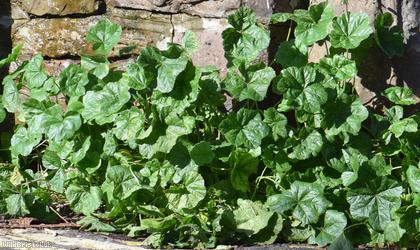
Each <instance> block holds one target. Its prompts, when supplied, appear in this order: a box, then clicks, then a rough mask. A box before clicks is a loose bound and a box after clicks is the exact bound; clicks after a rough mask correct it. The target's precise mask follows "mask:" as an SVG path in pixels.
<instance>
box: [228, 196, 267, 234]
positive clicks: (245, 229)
mask: <svg viewBox="0 0 420 250" xmlns="http://www.w3.org/2000/svg"><path fill="white" fill-rule="evenodd" d="M233 214H234V218H235V222H236V231H238V232H240V233H244V234H245V235H247V236H248V237H249V236H252V235H255V234H257V233H259V232H260V231H261V230H263V229H264V228H266V227H267V226H268V225H269V221H270V219H271V217H272V216H273V215H274V212H272V211H269V210H268V209H267V208H265V207H264V206H263V205H262V204H261V203H259V202H253V201H250V200H243V199H238V208H237V209H236V210H234V211H233Z"/></svg>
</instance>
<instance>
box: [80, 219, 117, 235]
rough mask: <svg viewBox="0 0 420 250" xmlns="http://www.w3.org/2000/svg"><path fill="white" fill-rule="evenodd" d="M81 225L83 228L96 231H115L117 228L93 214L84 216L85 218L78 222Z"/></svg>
mask: <svg viewBox="0 0 420 250" xmlns="http://www.w3.org/2000/svg"><path fill="white" fill-rule="evenodd" d="M77 224H79V225H80V226H81V227H80V228H81V229H85V230H87V231H96V232H109V233H110V232H115V231H116V229H115V228H114V227H113V226H111V225H109V224H107V223H104V222H102V221H100V220H99V219H98V218H96V217H93V216H91V215H89V216H86V217H84V218H83V219H81V220H79V221H78V222H77Z"/></svg>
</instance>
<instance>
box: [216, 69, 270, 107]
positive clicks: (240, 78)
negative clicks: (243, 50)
mask: <svg viewBox="0 0 420 250" xmlns="http://www.w3.org/2000/svg"><path fill="white" fill-rule="evenodd" d="M275 76H276V73H275V72H274V70H273V69H272V68H271V67H266V66H265V65H263V64H257V65H252V66H250V67H248V68H247V69H245V70H243V71H242V75H240V74H238V72H237V70H236V69H234V68H233V69H231V70H229V72H228V75H227V77H226V78H225V80H224V83H225V89H226V90H227V91H228V92H229V93H230V94H231V95H232V96H233V97H234V98H236V99H238V100H239V101H244V100H247V99H249V100H254V101H262V100H264V98H265V97H266V95H267V90H268V87H269V86H270V83H271V81H272V80H273V79H274V77H275Z"/></svg>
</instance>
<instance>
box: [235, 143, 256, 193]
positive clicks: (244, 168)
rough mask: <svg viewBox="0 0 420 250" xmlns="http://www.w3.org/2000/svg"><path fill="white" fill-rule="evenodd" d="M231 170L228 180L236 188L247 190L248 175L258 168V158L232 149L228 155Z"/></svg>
mask: <svg viewBox="0 0 420 250" xmlns="http://www.w3.org/2000/svg"><path fill="white" fill-rule="evenodd" d="M229 165H230V166H231V168H232V170H231V173H230V181H231V183H232V186H233V188H235V189H236V190H239V191H242V192H247V191H248V190H249V176H250V175H251V174H253V173H255V172H257V169H258V158H255V157H254V156H252V155H251V154H249V153H247V152H242V151H234V152H233V153H232V154H231V156H230V157H229Z"/></svg>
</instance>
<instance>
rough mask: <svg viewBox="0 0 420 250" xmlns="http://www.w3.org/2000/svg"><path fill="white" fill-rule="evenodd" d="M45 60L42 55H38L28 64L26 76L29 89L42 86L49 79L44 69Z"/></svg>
mask: <svg viewBox="0 0 420 250" xmlns="http://www.w3.org/2000/svg"><path fill="white" fill-rule="evenodd" d="M43 60H44V59H43V58H42V56H41V55H36V56H34V57H33V58H32V59H31V61H29V63H28V64H27V65H26V70H25V74H24V77H25V80H26V84H27V86H28V88H29V89H35V88H40V87H42V85H44V82H45V81H46V80H47V79H48V75H47V73H45V71H44V65H43Z"/></svg>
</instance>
